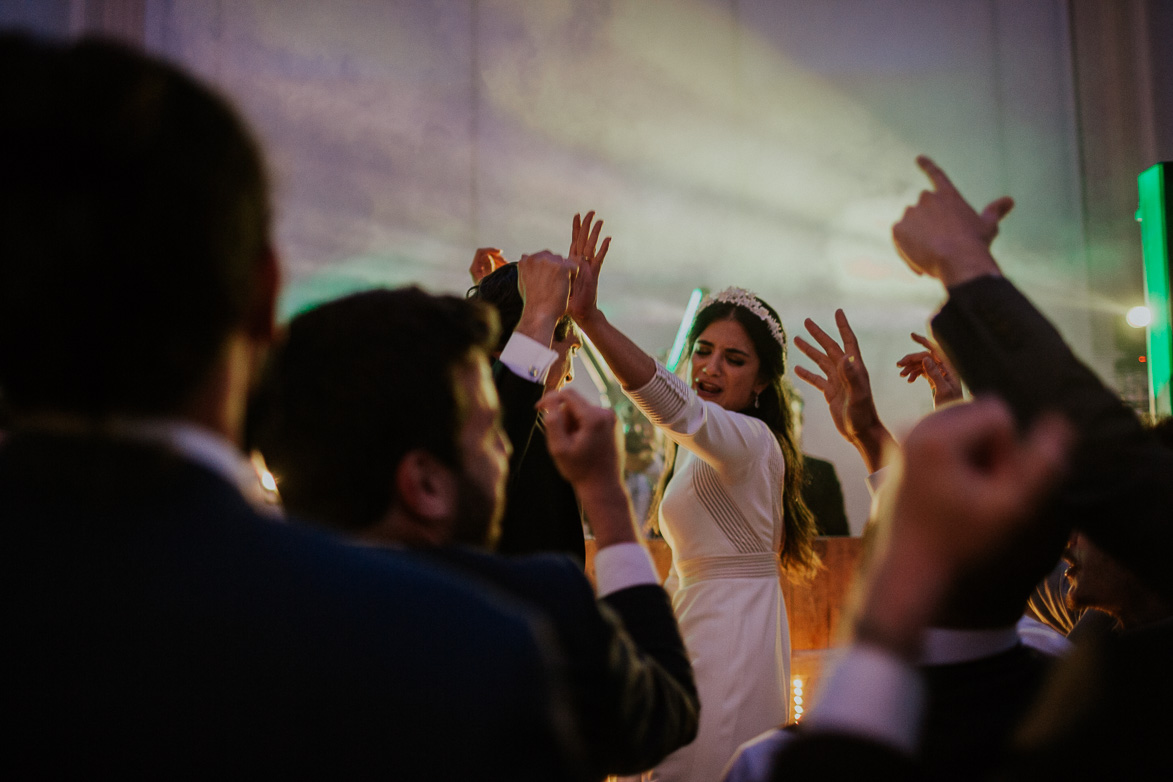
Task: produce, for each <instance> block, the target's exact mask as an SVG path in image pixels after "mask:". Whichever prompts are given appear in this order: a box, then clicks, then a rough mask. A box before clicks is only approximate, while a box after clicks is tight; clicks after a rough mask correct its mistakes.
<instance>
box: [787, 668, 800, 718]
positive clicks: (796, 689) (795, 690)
mask: <svg viewBox="0 0 1173 782" xmlns="http://www.w3.org/2000/svg"><path fill="white" fill-rule="evenodd" d="M790 690H791V693H792V695H791V701H792V705H793V707H794V721H795V722H801V721H802V713H803V708H802V704H803V700H802V677H801V676H795V677H794V678H793V679H792V680H791V682H790Z"/></svg>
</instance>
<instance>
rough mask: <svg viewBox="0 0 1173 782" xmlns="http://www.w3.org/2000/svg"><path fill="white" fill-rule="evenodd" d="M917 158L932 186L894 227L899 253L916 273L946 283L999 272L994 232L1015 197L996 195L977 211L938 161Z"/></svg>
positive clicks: (893, 231)
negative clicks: (992, 247) (993, 246)
mask: <svg viewBox="0 0 1173 782" xmlns="http://www.w3.org/2000/svg"><path fill="white" fill-rule="evenodd" d="M916 162H917V165H919V166H920V167H921V170H923V171H924V172H925V174H926V175H927V176H928V177H929V180H930V181H931V182H932V183H933V189H932V190H924V191H922V192H921V194H920V198H919V199H918V200H917V202H916V204H914V205H913V206H910V207H908V208H907V209H905V210H904V215H903V216H902V217H901V218H900V220H899V221H898V222H897V223H896V224H895V225H894V226H893V227H892V239H893V241H894V242H895V244H896V251H897V252H899V253H900V257H901V258H903V259H904V262H905V263H906V264H908V267H909V268H910V269H912V270H913V271H914V272H916V273H917V274H927V275H929V276H931V277H936V278H937V279H939V280H941V281H942V282H943V283H945V285H947V286H952V285H958V284H960V283H962V282H965V281H967V280H970V279H973V278H975V277H980V276H984V275H987V274H999V273H1000V272H999V270H998V265H997V263H995V262H994V259H993V257H992V256H991V255H990V251H989V250H990V243H991V242H992V241H994V237H996V236H997V235H998V226H999V223H1001V221H1002V218H1003V217H1005V216H1006V215H1007V214H1008V213H1009V212H1010V210H1011V209H1012V208H1013V207H1014V199H1012V198H1010V197H1008V196H1003V197H1002V198H998V199H995V200H994V201H991V202H990V203H989V204H987V205H986V208H985V209H983V210H982V212H981V213H980V214H979V213H978V212H977V210H975V209H974V208H973V207H972V206H970V205H969V203H968V202H967V201H966V200H965V199H964V198H963V197H962V195H961V193H960V192H958V190H957V188H956V187H955V186H954V184H953V182H951V181H950V179H949V177H948V176H946V175H945V172H944V171H942V170H941V169H940V168H939V167H938V166H937V164H936V163H934V162H933V161H932V160H930V159H929V158H928V157H926V156H924V155H921V156H920V157H918V158H917V159H916Z"/></svg>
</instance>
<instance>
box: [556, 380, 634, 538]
mask: <svg viewBox="0 0 1173 782" xmlns="http://www.w3.org/2000/svg"><path fill="white" fill-rule="evenodd" d="M540 404H541V408H542V410H543V411H544V412H545V414H546V415H545V425H546V444H547V447H548V448H549V450H550V456H551V458H553V459H554V464H555V466H557V467H558V472H560V473H562V477H563V478H565V479H566V480H567V481H569V482H570V484H571V486H573V487H574V492H575V494H576V495H577V496H578V499H579V502H581V503H582V508H583V511H584V512H585V513H586V516H587V518H589V519H590V520H591V527H592V529H594V532H595V541H596V544H597V545H598V547H599V549H600V550H602V549H604V548H606V547H608V546H611V545H614V544H616V543H635V542H638V541H639V540H640V538H639V535H638V533H637V532H636V525H635V513H634V512H633V511H632V508H631V500H630V499H629V498H628V496H627V489H626V488H625V487H624V484H623V436H622V432H621V430H620V428H619V419H618V418H617V417H616V415H615V413H614V412H613V411H611V410H607V409H604V408H602V407H598V406H597V405H592V404H591V403H589V402H588V401H586V400H585V399H584V398H583V397H582V396H580V395H579V394H578V393H577V392H576V391H573V390H571V389H563V390H561V391H551V392H549V393H547V394H546V395H545V396H544V397H542V401H541V403H540Z"/></svg>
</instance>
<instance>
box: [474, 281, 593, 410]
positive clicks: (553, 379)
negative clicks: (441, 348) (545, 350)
mask: <svg viewBox="0 0 1173 782" xmlns="http://www.w3.org/2000/svg"><path fill="white" fill-rule="evenodd" d="M517 275H518V271H517V262H516V261H514V262H512V263H507V264H505V265H504V266H502V267H501V268H499V269H497V270H496V271H494V272H492V273H491V274H488V275H486V276H485V277H484V279H482V280H481V281H480V282H479V283H477V284H476V285H474V286H473V287H472V288H471V289H469V292H468V295H469V298H471V299H476V300H479V301H483V302H487V303H488V304H491V305H493V308H494V309H496V310H497V316H498V318H499V319H500V323H501V336H500V338H499V339H498V342H497V346H496V347H495V348H494V351H493V352H494V353H495V354H498V355H499V354H500V352H501V351H502V350H504V349H505V343H506V342H508V341H509V337H510V336H511V335H512V334H513V330H514V329H516V328H517V324H518V323H519V322H520V321H521V311H522V309H523V307H524V304H525V302H524V301H522V298H521V293H520V291H519V290H518V288H517ZM581 347H582V336H581V335H580V334H579V332H578V327H577V326H575V325H574V321H573V320H571V319H570V316H569V315H564V316H563V317H562V318H561V319H560V320H559V321H558V324H557V325H556V326H555V327H554V341H553V343H552V344H551V345H550V349H551V350H553V351H554V352H555V353H557V354H558V358H557V359H555V360H554V365H553V366H551V367H550V372H549V374H548V375H547V376H546V390H547V391H557V390H558V389H559V388H561V387H562V386H564V385H565V384H567V383H569V382H570V381H571V380H573V379H574V357H575V355H576V354H577V353H578V350H579V348H581Z"/></svg>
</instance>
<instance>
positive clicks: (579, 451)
mask: <svg viewBox="0 0 1173 782" xmlns="http://www.w3.org/2000/svg"><path fill="white" fill-rule="evenodd" d="M539 406H540V407H541V409H542V410H543V411H544V412H545V419H544V423H545V428H546V442H547V445H548V447H549V450H550V457H551V458H552V459H553V460H554V465H555V466H556V467H557V468H558V472H560V473H562V477H563V478H565V479H566V480H568V481H570V483H571V484H574V485H576V486H577V485H579V484H586V483H590V482H592V481H599V480H603V481H611V480H618V481H622V478H623V459H622V456H621V454H622V453H623V436H622V430H621V429H620V427H619V419H618V417H616V415H615V413H614V411H612V410H608V409H606V408H602V407H599V406H598V405H592V404H591V403H590V402H588V401H587V400H586V399H584V398H583V397H582V395H581V394H579V393H578V392H576V391H574V390H572V389H569V388H564V389H562V390H561V391H550V392H548V393H547V394H546V395H545V396H543V397H542V400H541V402H539Z"/></svg>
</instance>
